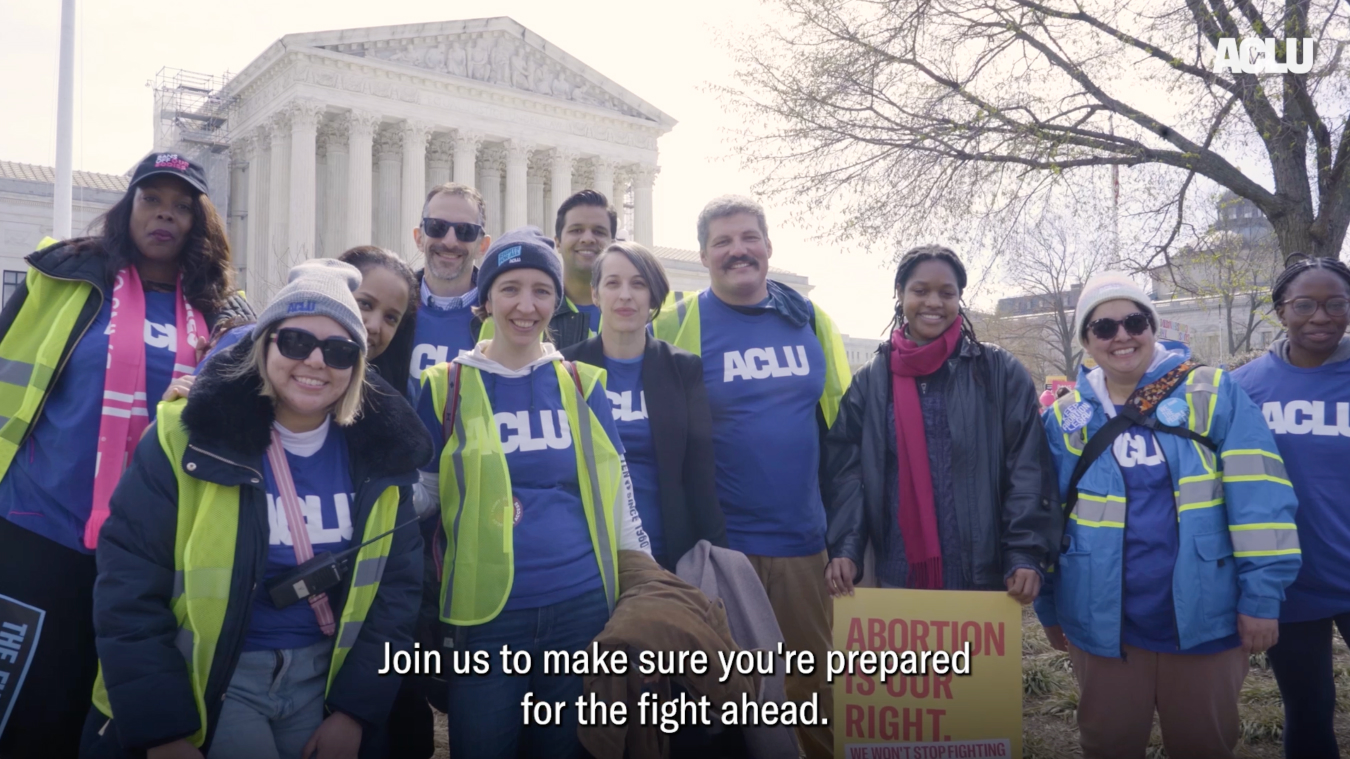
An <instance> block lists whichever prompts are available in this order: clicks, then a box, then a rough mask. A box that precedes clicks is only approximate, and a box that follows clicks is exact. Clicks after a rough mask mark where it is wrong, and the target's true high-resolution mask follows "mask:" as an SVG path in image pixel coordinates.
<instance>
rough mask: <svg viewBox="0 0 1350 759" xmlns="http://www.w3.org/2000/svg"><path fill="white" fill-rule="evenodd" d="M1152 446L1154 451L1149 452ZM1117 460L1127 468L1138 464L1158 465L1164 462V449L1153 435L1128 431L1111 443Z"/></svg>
mask: <svg viewBox="0 0 1350 759" xmlns="http://www.w3.org/2000/svg"><path fill="white" fill-rule="evenodd" d="M1150 448H1152V449H1153V452H1152V453H1149V449H1150ZM1111 451H1112V452H1113V453H1115V455H1116V462H1117V463H1119V464H1120V465H1121V466H1122V467H1124V468H1126V469H1132V468H1134V467H1136V466H1157V465H1159V464H1161V463H1163V455H1162V451H1161V450H1159V449H1158V442H1157V441H1156V440H1154V439H1153V436H1152V435H1131V434H1130V433H1128V432H1126V433H1124V434H1123V435H1121V436H1120V437H1118V438H1116V441H1115V442H1114V443H1112V444H1111Z"/></svg>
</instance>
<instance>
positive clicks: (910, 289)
mask: <svg viewBox="0 0 1350 759" xmlns="http://www.w3.org/2000/svg"><path fill="white" fill-rule="evenodd" d="M965 287H966V269H965V266H964V265H962V263H961V259H960V258H958V257H957V255H956V254H955V253H953V252H952V251H951V250H949V249H947V248H943V247H938V246H925V247H920V248H915V249H913V250H911V251H909V252H908V253H906V254H905V255H904V256H902V257H901V259H900V265H899V269H898V271H897V272H896V276H895V297H896V306H895V320H894V322H893V323H892V329H893V331H892V334H891V337H890V339H889V340H887V341H886V342H884V343H882V344H881V345H880V346H879V347H878V348H877V353H876V356H874V357H873V359H872V360H871V362H870V363H868V364H867V365H866V366H865V367H863V368H862V369H859V370H858V373H857V374H856V375H854V377H853V382H852V384H851V385H850V386H849V389H848V392H847V394H845V396H844V401H843V405H842V407H841V408H840V411H839V418H838V420H837V422H836V423H835V425H834V426H833V427H832V428H831V429H830V433H829V435H828V437H827V438H826V441H825V456H826V461H825V479H824V481H825V483H826V487H825V492H826V499H825V506H826V513H827V518H828V532H827V537H826V540H827V542H828V544H829V552H830V564H829V565H828V567H827V568H826V582H827V584H828V586H829V589H830V592H831V593H832V594H834V595H836V596H838V595H842V594H844V593H851V592H852V590H853V584H854V583H855V582H856V581H857V580H858V579H859V577H860V576H861V571H860V569H861V567H862V557H863V552H864V550H865V548H866V546H867V542H868V541H869V540H870V541H871V542H872V546H873V548H874V550H875V551H876V556H877V577H878V578H879V580H880V581H881V585H882V586H883V587H896V588H931V589H945V590H966V589H969V590H1005V589H1006V590H1007V591H1008V594H1009V595H1011V596H1013V597H1014V598H1016V599H1017V600H1019V601H1021V602H1022V603H1030V602H1031V601H1032V600H1033V599H1035V598H1036V595H1037V592H1038V590H1039V588H1040V585H1041V582H1042V579H1043V577H1042V574H1041V572H1042V571H1043V569H1044V567H1045V565H1046V562H1047V560H1048V559H1049V557H1050V555H1051V552H1052V550H1053V546H1054V542H1055V541H1056V540H1057V539H1058V537H1059V517H1058V510H1057V509H1056V508H1054V507H1053V505H1052V503H1051V495H1050V491H1049V488H1050V487H1051V486H1050V484H1049V483H1050V482H1051V481H1050V479H1049V476H1048V471H1049V469H1048V468H1049V458H1048V455H1047V451H1046V443H1045V438H1044V436H1043V434H1042V432H1041V425H1040V420H1039V418H1038V416H1037V404H1036V389H1035V385H1034V383H1033V382H1032V380H1031V375H1030V374H1028V373H1027V370H1026V369H1024V368H1023V367H1022V365H1021V364H1019V363H1018V362H1017V360H1016V359H1015V358H1013V357H1012V355H1011V354H1009V353H1007V352H1006V351H1004V350H1003V349H1001V348H998V347H997V346H993V345H988V344H985V343H981V342H979V341H978V339H977V338H976V336H975V331H974V329H973V328H972V326H971V324H970V321H969V320H968V319H966V318H965V314H964V312H963V311H962V308H961V294H962V292H963V291H964V290H965Z"/></svg>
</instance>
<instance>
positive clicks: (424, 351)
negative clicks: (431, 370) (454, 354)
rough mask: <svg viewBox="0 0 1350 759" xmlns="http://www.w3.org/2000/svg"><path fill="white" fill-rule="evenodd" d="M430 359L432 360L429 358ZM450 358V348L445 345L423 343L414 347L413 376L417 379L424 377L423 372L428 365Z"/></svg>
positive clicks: (443, 361)
mask: <svg viewBox="0 0 1350 759" xmlns="http://www.w3.org/2000/svg"><path fill="white" fill-rule="evenodd" d="M428 359H430V360H428ZM449 360H450V349H449V348H447V347H445V346H444V345H432V344H430V343H422V344H421V345H418V346H417V347H416V348H414V349H413V360H412V376H413V379H415V380H420V379H422V372H424V371H426V370H427V367H431V366H435V365H436V364H443V363H445V362H446V361H449Z"/></svg>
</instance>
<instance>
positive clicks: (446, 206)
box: [411, 182, 492, 381]
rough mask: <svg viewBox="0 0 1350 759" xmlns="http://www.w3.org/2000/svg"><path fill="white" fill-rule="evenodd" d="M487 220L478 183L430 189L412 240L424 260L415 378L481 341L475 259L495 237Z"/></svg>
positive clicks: (446, 185) (413, 374) (419, 299)
mask: <svg viewBox="0 0 1350 759" xmlns="http://www.w3.org/2000/svg"><path fill="white" fill-rule="evenodd" d="M486 223H487V209H486V207H485V206H484V204H483V196H482V195H481V194H479V192H478V191H477V190H475V189H474V188H472V187H469V186H468V185H462V184H456V183H454V182H448V183H446V184H442V185H437V186H436V187H433V188H431V191H430V192H428V193H427V200H426V203H425V204H424V205H423V206H422V224H421V225H420V226H419V227H418V228H417V229H414V230H413V242H414V243H416V244H417V249H418V250H419V251H421V252H422V257H423V259H425V260H426V268H424V269H423V270H422V271H420V272H418V273H417V279H418V281H419V282H420V284H421V295H420V296H419V298H418V301H419V303H420V304H421V307H420V308H419V309H418V313H417V331H416V332H415V333H414V338H413V341H414V348H413V354H412V371H411V376H412V378H413V380H414V381H419V380H420V379H421V376H422V372H423V371H424V370H426V369H427V368H428V367H430V366H434V365H436V364H439V363H443V362H445V361H451V360H453V359H454V358H455V357H456V356H458V355H459V352H460V351H461V350H472V349H473V346H474V344H475V343H477V342H478V331H479V327H480V325H479V323H478V322H477V321H476V320H475V319H474V317H473V311H472V309H473V307H474V306H475V305H477V304H478V290H477V288H475V287H474V282H475V276H474V273H475V272H476V269H475V268H474V265H475V264H476V263H477V261H478V258H479V257H480V256H482V255H483V253H484V252H485V251H486V250H487V248H488V244H489V243H490V242H492V238H491V237H490V236H489V235H488V234H487V233H486V231H485V230H484V225H485V224H486Z"/></svg>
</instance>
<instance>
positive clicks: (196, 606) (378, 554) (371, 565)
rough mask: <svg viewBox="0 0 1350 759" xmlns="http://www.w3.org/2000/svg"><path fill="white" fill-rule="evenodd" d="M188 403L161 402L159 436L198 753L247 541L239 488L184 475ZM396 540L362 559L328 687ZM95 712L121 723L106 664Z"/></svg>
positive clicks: (380, 508) (386, 520) (380, 514)
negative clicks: (241, 543)
mask: <svg viewBox="0 0 1350 759" xmlns="http://www.w3.org/2000/svg"><path fill="white" fill-rule="evenodd" d="M186 405H187V402H186V401H184V400H179V401H175V402H173V403H160V404H159V408H158V412H157V415H156V423H155V429H156V431H157V433H158V436H159V443H160V446H161V447H162V448H163V449H164V454H165V456H166V457H168V460H169V464H170V465H171V466H172V467H173V470H174V477H175V479H176V480H177V482H178V524H177V529H176V532H175V536H174V551H173V554H174V578H173V596H172V598H171V599H170V601H169V606H170V608H172V610H173V614H174V618H175V619H176V620H177V621H178V633H177V635H176V636H175V638H174V645H175V646H176V647H177V648H178V650H179V652H180V653H182V654H183V659H184V660H185V661H186V662H187V670H188V679H189V681H190V684H191V686H192V693H193V696H194V697H195V699H196V702H197V714H198V716H199V717H200V719H201V726H200V727H199V728H198V730H197V732H195V733H193V734H192V735H190V736H188V741H189V742H190V743H192V745H194V746H198V747H200V746H202V745H203V744H204V743H205V742H206V730H207V710H206V686H207V682H206V680H207V678H208V677H209V676H210V674H211V665H212V663H213V662H214V661H215V655H216V649H217V647H218V646H219V645H220V632H221V629H222V628H223V627H224V625H225V614H226V610H227V608H228V606H229V601H230V586H231V582H232V580H233V579H234V557H235V542H236V539H237V537H238V534H239V488H238V487H226V486H223V485H219V484H216V483H214V482H206V481H205V480H199V479H196V478H194V477H192V476H190V475H188V474H187V473H186V472H184V471H183V467H182V463H183V454H184V452H185V451H186V450H187V444H188V434H187V430H185V429H183V426H182V424H181V422H180V419H181V416H182V413H183V408H184V407H185V406H186ZM398 501H399V494H398V488H396V487H391V488H388V489H386V490H385V491H384V493H382V494H381V495H380V497H379V499H377V500H376V502H375V506H374V508H373V509H372V510H371V514H370V516H369V517H368V518H367V520H366V528H365V531H364V533H363V534H364V538H363V540H369V539H371V538H373V537H374V536H376V535H379V534H380V533H382V532H386V531H388V530H390V529H393V527H394V525H395V523H396V520H397V518H398ZM392 545H393V536H392V535H389V536H385V537H384V538H381V539H380V540H377V541H375V542H374V543H372V544H370V545H368V546H365V547H363V548H361V550H360V551H358V552H357V555H356V562H355V564H354V565H353V567H354V568H353V570H352V576H351V580H350V582H351V585H350V587H349V589H348V591H347V601H346V604H345V605H344V606H343V609H342V619H341V622H340V625H339V627H338V631H337V642H336V645H335V646H334V647H333V655H332V659H331V660H330V664H329V669H328V687H330V688H331V687H332V684H333V679H334V678H335V677H336V675H337V672H338V670H339V669H341V667H342V662H343V661H345V660H346V657H347V654H348V653H349V652H350V651H351V648H352V645H353V644H355V642H356V640H357V637H358V636H359V634H360V631H361V625H362V623H363V622H364V621H365V619H366V616H367V614H369V612H370V607H371V605H372V604H373V603H374V600H375V595H376V593H377V592H378V590H379V583H380V580H381V579H382V578H383V576H384V567H385V564H386V563H387V562H388V560H389V550H390V547H391V546H392ZM93 701H94V706H96V707H98V709H99V711H101V712H102V713H103V714H105V715H107V716H108V717H113V716H114V715H113V711H112V706H111V704H110V703H109V701H108V691H107V687H106V685H105V684H104V682H103V667H102V665H101V664H100V666H99V672H98V679H97V680H96V681H95V683H94V699H93Z"/></svg>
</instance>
